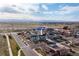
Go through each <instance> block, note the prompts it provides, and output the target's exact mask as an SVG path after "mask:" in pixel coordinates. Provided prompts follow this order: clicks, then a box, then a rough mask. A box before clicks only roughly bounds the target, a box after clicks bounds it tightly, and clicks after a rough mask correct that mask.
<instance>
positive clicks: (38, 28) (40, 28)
mask: <svg viewBox="0 0 79 59" xmlns="http://www.w3.org/2000/svg"><path fill="white" fill-rule="evenodd" d="M45 29H46V27H37V28H34V29H33V30H45Z"/></svg>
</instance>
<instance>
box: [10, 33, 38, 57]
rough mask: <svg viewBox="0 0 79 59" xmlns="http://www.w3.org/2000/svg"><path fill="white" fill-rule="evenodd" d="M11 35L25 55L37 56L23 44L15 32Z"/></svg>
mask: <svg viewBox="0 0 79 59" xmlns="http://www.w3.org/2000/svg"><path fill="white" fill-rule="evenodd" d="M11 35H12V36H13V37H14V39H15V41H16V42H17V44H18V45H19V46H20V48H21V50H22V51H23V53H24V54H25V55H26V56H38V55H37V54H36V53H35V52H34V51H33V49H31V48H30V47H29V46H27V45H25V44H24V43H23V42H22V40H21V39H20V38H19V36H18V35H17V33H11Z"/></svg>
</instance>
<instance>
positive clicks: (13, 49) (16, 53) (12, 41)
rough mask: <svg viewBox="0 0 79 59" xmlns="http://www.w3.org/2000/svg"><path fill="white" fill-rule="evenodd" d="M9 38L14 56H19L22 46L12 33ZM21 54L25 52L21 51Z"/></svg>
mask: <svg viewBox="0 0 79 59" xmlns="http://www.w3.org/2000/svg"><path fill="white" fill-rule="evenodd" d="M9 39H10V44H11V49H12V53H13V56H18V51H19V49H20V47H19V46H18V45H17V43H16V41H15V39H14V38H13V37H12V36H11V35H9ZM21 56H24V53H23V52H22V51H21Z"/></svg>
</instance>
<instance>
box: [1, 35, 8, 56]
mask: <svg viewBox="0 0 79 59" xmlns="http://www.w3.org/2000/svg"><path fill="white" fill-rule="evenodd" d="M0 56H9V51H8V45H7V40H6V38H5V37H3V36H2V35H0Z"/></svg>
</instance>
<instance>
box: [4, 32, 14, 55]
mask: <svg viewBox="0 0 79 59" xmlns="http://www.w3.org/2000/svg"><path fill="white" fill-rule="evenodd" d="M5 36H6V39H7V43H8V49H9V55H10V56H13V54H12V49H11V46H10V41H9V37H8V35H7V34H6V33H5Z"/></svg>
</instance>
